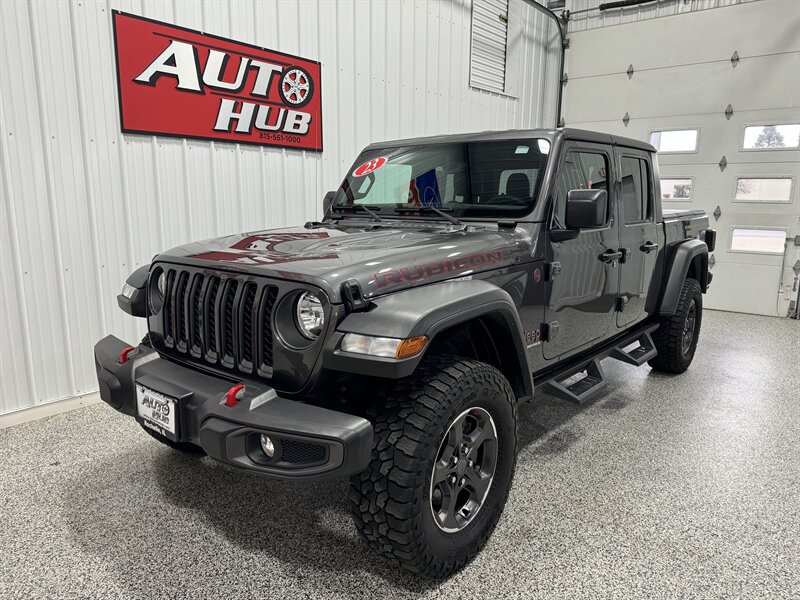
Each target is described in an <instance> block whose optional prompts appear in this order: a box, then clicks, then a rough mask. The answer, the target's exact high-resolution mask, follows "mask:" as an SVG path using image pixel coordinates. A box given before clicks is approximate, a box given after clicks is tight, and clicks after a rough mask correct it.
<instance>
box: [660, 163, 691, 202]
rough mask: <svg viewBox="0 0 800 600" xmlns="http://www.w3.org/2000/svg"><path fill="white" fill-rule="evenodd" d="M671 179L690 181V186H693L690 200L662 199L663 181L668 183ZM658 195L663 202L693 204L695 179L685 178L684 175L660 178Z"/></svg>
mask: <svg viewBox="0 0 800 600" xmlns="http://www.w3.org/2000/svg"><path fill="white" fill-rule="evenodd" d="M667 154H672V152H667ZM670 179H683V180H687V179H688V180H689V181H690V182H691V184H690V185H691V186H692V193H691V194H690V195H689V197H688V198H664V197H662V196H661V182H662V181H668V180H670ZM658 194H659V196H658V197H659V198H660V199H661V202H691V201H692V200H694V177H685V176H683V175H668V176H666V177H659V178H658Z"/></svg>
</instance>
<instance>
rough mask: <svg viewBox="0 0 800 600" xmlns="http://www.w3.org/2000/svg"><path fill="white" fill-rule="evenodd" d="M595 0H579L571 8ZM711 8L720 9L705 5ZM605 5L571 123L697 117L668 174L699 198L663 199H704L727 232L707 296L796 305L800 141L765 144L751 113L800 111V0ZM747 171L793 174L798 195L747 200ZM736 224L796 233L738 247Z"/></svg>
mask: <svg viewBox="0 0 800 600" xmlns="http://www.w3.org/2000/svg"><path fill="white" fill-rule="evenodd" d="M592 3H593V4H597V2H594V1H593V2H592ZM585 5H586V2H585V1H584V2H582V1H580V0H572V1H571V2H570V1H568V3H567V8H568V9H570V10H572V9H579V8H582V7H585ZM692 7H694V9H695V10H694V11H690V10H689V8H692ZM703 8H706V9H713V10H697V9H703ZM636 11H639V13H638V14H639V17H640V18H638V19H637V18H634V16H635V15H634V13H636ZM621 12H625V13H627V17H624V18H623V17H621V16H619V13H621ZM606 13H607V14H606V16H598V13H597V11H595V12H593V13H586V14H588V15H589V16H588V17H586V18H587V19H588V21H587V22H588V23H589V26H588V27H586V28H585V29H586V30H585V31H574V32H572V33H570V49H569V50H567V67H566V70H567V74H568V83H567V85H566V87H565V91H564V107H563V114H564V119H565V120H566V123H567V125H568V126H573V127H585V128H588V129H596V130H598V131H607V132H610V133H615V134H618V135H624V136H628V137H633V138H637V139H642V140H646V141H649V138H650V132H651V131H658V130H670V129H697V130H698V131H699V134H698V146H697V149H696V151H694V152H683V153H673V154H668V153H661V154H660V155H659V164H660V170H661V177H662V178H691V179H692V180H693V182H694V183H693V187H694V191H693V194H692V198H691V200H689V201H685V200H668V201H664V207H665V208H667V209H670V208H673V209H675V208H702V209H704V210H705V211H706V212H707V213H708V214H709V215H711V216H710V220H711V225H712V227H714V228H715V229H716V230H717V233H718V236H717V250H716V252H715V253H714V258H715V264H714V265H713V270H712V272H713V274H714V283H713V285H712V286H711V289H710V290H709V293H708V294H707V295H706V296H705V300H704V302H705V305H706V307H708V308H715V309H720V310H729V311H737V312H747V313H755V314H763V315H772V316H775V315H780V316H786V314H787V311H788V309H789V306H790V300H792V299H793V298H795V297H796V296H795V294H796V292H793V291H792V285H793V278H794V273H793V272H792V266H793V265H794V264H795V262H796V261H798V260H800V248H797V247H795V246H794V245H793V243H792V240H793V238H794V236H795V235H797V234H800V189H799V188H800V186H798V185H797V182H798V181H800V150H797V149H784V148H780V149H774V150H772V149H765V150H760V151H755V152H754V151H752V150H749V151H748V150H743V149H742V141H743V134H744V128H745V126H747V125H756V124H762V125H763V124H770V123H777V124H780V123H798V122H800V2H795V1H785V0H760V1H757V2H733V1H730V0H706V1H705V2H702V1H701V2H692V3H691V4H685V3H683V2H662V3H659V4H658V5H652V4H651V5H643V6H642V7H641V8H638V9H625V11H619V10H616V11H606ZM614 14H616V15H617V16H616V17H612V15H614ZM577 17H578V15H576V16H575V18H576V19H577ZM655 17H660V18H658V19H656V18H655ZM576 24H577V20H576V21H574V22H573V24H572V25H571V26H570V27H572V26H573V25H576ZM734 52H736V54H737V56H738V57H739V60H738V61H737V62H735V63H734V62H732V61H731V57H732V56H733V54H734ZM629 65H632V66H633V72H632V76H631V77H629V76H628V75H627V73H626V71H627V69H628V67H629ZM587 98H591V99H592V100H591V102H587V101H586V99H587ZM728 105H730V106H731V109H732V111H733V113H732V115H730V117H729V118H728V117H727V116H726V114H725V111H726V108H727V106H728ZM626 114H627V115H628V117H629V121H628V122H627V123H626V122H625V121H624V117H625V115H626ZM723 156H724V157H725V161H726V163H725V168H724V170H723V169H721V168H720V166H719V162H720V161H721V159H722V157H723ZM738 177H744V178H751V177H783V178H791V179H792V181H793V191H792V193H791V196H790V198H789V201H788V202H786V201H783V202H777V201H772V202H766V201H764V202H760V203H757V204H756V203H748V202H741V201H736V200H735V199H734V196H735V195H736V189H737V178H738ZM718 206H719V207H720V211H721V215H720V217H719V219H715V218H714V216H713V213H714V211H715V209H716V208H717V207H718ZM734 227H739V228H753V229H759V228H767V229H773V230H785V231H786V232H787V233H788V236H789V239H790V241H789V243H788V244H787V246H786V247H785V251H784V254H780V253H775V254H758V253H751V252H741V251H734V250H732V249H731V235H732V228H734ZM781 283H782V284H783V285H781Z"/></svg>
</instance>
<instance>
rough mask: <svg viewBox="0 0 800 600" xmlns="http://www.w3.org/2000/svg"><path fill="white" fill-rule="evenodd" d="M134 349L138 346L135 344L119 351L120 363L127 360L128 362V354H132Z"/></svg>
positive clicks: (122, 363)
mask: <svg viewBox="0 0 800 600" xmlns="http://www.w3.org/2000/svg"><path fill="white" fill-rule="evenodd" d="M134 350H136V348H134V347H133V346H128V347H127V348H124V349H123V350H122V352H120V353H119V364H121V365H124V364H125V363H126V362H128V354H130V353H131V352H133V351H134Z"/></svg>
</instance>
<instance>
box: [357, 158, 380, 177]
mask: <svg viewBox="0 0 800 600" xmlns="http://www.w3.org/2000/svg"><path fill="white" fill-rule="evenodd" d="M387 160H388V159H387V158H386V157H385V156H379V157H378V158H373V159H372V160H368V161H367V162H365V163H361V164H360V165H358V166H357V167H356V169H355V171H353V177H364V175H369V174H370V173H374V172H375V171H377V170H378V169H380V168H381V167H382V166H383V165H385V164H386V161H387Z"/></svg>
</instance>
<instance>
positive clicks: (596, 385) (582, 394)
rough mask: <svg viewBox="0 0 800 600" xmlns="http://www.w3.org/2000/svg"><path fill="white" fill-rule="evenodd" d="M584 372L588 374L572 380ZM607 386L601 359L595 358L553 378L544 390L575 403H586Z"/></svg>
mask: <svg viewBox="0 0 800 600" xmlns="http://www.w3.org/2000/svg"><path fill="white" fill-rule="evenodd" d="M583 372H586V375H584V376H583V377H581V378H579V379H577V380H576V381H572V382H570V380H571V379H573V378H574V377H575V376H576V375H579V374H580V373H583ZM605 388H606V380H605V378H604V377H603V367H601V366H600V360H599V359H597V358H595V359H594V360H593V361H592V362H590V363H589V364H588V365H584V366H582V367H580V368H578V369H575V370H573V371H567V372H566V373H565V374H563V375H561V376H559V377H557V378H555V379H551V380H550V381H548V382H547V383H546V384H545V387H544V391H545V392H546V393H548V394H550V395H551V396H555V397H556V398H559V399H561V400H566V401H567V402H572V403H573V404H585V403H586V402H588V401H589V400H592V399H593V398H595V397H597V395H598V394H600V392H602V391H603V390H604V389H605Z"/></svg>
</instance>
